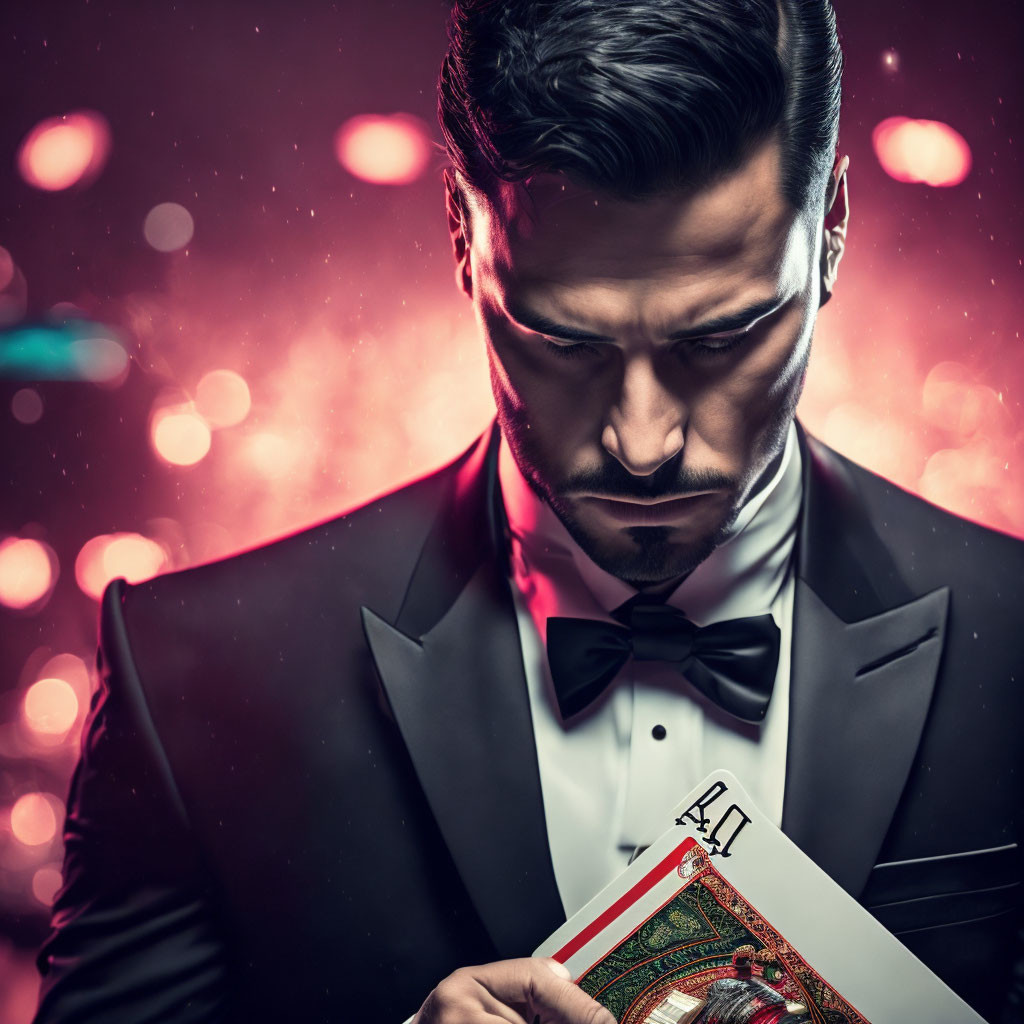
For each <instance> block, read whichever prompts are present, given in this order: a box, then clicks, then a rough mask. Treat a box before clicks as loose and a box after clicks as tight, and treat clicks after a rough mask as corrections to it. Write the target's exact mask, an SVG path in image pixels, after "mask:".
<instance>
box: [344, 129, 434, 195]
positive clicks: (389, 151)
mask: <svg viewBox="0 0 1024 1024" xmlns="http://www.w3.org/2000/svg"><path fill="white" fill-rule="evenodd" d="M334 152H335V155H336V156H337V158H338V163H340V164H341V166H342V167H344V168H345V170H347V171H348V172H349V173H350V174H354V175H355V176H356V177H357V178H362V179H363V181H370V182H373V183H374V184H376V185H408V184H409V183H410V182H413V181H415V180H416V179H417V178H418V177H419V176H420V175H421V174H422V173H423V172H424V171H425V170H426V169H427V164H428V163H429V161H430V141H429V135H428V133H427V129H426V126H425V125H424V124H423V122H422V121H420V120H419V118H416V117H413V116H411V115H410V114H392V115H391V116H390V117H384V116H379V115H374V114H360V115H358V116H356V117H350V118H349V119H348V120H347V121H346V122H345V123H344V124H343V125H342V126H341V127H340V128H339V129H338V131H337V133H336V135H335V137H334Z"/></svg>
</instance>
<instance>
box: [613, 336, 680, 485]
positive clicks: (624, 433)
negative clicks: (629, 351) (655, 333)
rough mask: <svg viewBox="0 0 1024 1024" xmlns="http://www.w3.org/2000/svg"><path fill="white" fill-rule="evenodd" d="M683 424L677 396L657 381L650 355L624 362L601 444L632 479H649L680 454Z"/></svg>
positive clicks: (637, 355)
mask: <svg viewBox="0 0 1024 1024" xmlns="http://www.w3.org/2000/svg"><path fill="white" fill-rule="evenodd" d="M685 423H686V413H685V410H684V408H683V404H682V402H681V401H680V399H679V396H678V395H675V394H673V393H672V392H671V391H669V390H667V389H666V388H665V387H664V385H663V384H662V382H661V381H660V380H659V379H658V376H657V374H656V373H655V370H654V365H653V362H652V360H651V357H650V355H649V354H647V353H637V354H635V355H633V356H631V357H630V358H629V359H627V360H626V363H625V366H624V368H623V374H622V385H621V390H620V393H619V397H618V401H617V402H616V403H615V405H613V406H612V408H611V409H610V410H609V412H608V416H607V418H606V421H605V425H604V428H603V430H602V432H601V444H602V445H604V447H605V449H606V450H607V451H608V452H609V453H610V454H611V455H614V456H615V458H616V459H618V460H619V462H621V463H622V465H623V466H624V467H625V468H626V469H627V470H629V472H630V473H632V474H633V475H634V476H648V475H649V474H651V473H653V472H654V471H655V470H656V469H657V468H658V467H659V466H661V465H663V464H664V463H666V462H668V460H669V459H671V458H673V457H674V456H675V455H677V454H678V453H679V452H680V451H681V449H682V447H683V433H684V431H683V428H684V425H685Z"/></svg>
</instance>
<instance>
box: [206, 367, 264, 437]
mask: <svg viewBox="0 0 1024 1024" xmlns="http://www.w3.org/2000/svg"><path fill="white" fill-rule="evenodd" d="M251 405H252V399H251V397H250V395H249V385H248V384H246V383H245V378H243V377H242V376H241V375H240V374H237V373H235V372H234V370H211V371H210V372H209V373H207V374H204V375H203V378H202V379H201V380H200V381H199V384H198V385H197V386H196V410H197V411H198V412H199V414H200V415H201V416H202V417H203V419H204V420H206V422H207V423H209V424H210V426H211V427H233V426H235V424H237V423H241V422H242V420H244V419H245V417H246V416H248V415H249V408H250V407H251Z"/></svg>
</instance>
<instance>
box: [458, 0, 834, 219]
mask: <svg viewBox="0 0 1024 1024" xmlns="http://www.w3.org/2000/svg"><path fill="white" fill-rule="evenodd" d="M780 15H781V17H780ZM842 66H843V58H842V51H841V50H840V47H839V39H838V36H837V33H836V24H835V15H834V13H833V10H832V5H831V3H830V2H829V0H454V5H453V7H452V12H451V18H450V21H449V46H448V51H447V54H446V55H445V59H444V62H443V64H442V65H441V72H440V75H439V78H438V117H439V120H440V122H441V130H442V132H443V133H444V138H445V142H446V145H447V149H448V155H449V158H450V160H451V162H452V165H453V167H454V168H455V169H456V170H457V171H458V172H460V174H461V176H462V178H463V179H464V181H465V182H466V184H467V185H468V186H469V187H470V189H474V190H477V191H478V192H479V193H481V194H482V195H484V196H488V195H492V194H493V193H492V187H493V185H494V184H495V182H496V180H498V179H501V180H505V181H527V180H528V179H529V178H530V177H531V176H532V175H534V174H537V173H541V172H545V171H561V172H563V173H565V174H566V175H567V176H568V177H569V178H571V179H572V180H574V181H576V182H578V183H580V184H582V185H584V186H587V187H591V188H596V189H599V190H603V191H606V192H608V193H611V194H612V195H615V196H617V197H619V198H624V199H643V198H647V197H651V196H653V195H656V194H657V193H659V192H662V191H665V190H668V189H671V188H701V187H706V186H708V185H710V184H712V183H713V182H714V181H715V180H717V179H718V178H719V177H720V176H722V175H724V174H726V173H728V172H729V171H732V170H735V169H736V168H738V167H739V166H740V165H741V164H742V163H743V162H744V161H745V159H746V158H747V156H748V155H749V153H750V152H751V150H752V149H753V148H754V147H755V146H757V145H758V144H759V143H761V142H763V141H766V140H767V139H768V138H769V137H770V136H772V135H773V134H776V133H777V134H778V137H779V139H780V142H781V145H782V154H783V162H782V189H783V193H784V195H785V196H786V198H787V199H789V201H790V202H791V203H792V204H793V206H794V207H795V208H798V209H813V210H814V212H816V213H818V214H821V213H824V212H825V209H824V206H825V199H826V194H827V191H828V188H827V186H828V184H829V178H830V172H831V169H832V164H833V160H834V158H835V155H836V145H837V141H838V134H839V102H840V78H841V74H842Z"/></svg>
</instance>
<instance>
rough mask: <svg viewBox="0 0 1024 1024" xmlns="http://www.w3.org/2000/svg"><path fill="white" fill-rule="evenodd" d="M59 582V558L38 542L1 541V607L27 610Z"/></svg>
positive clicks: (23, 540) (21, 539) (15, 538)
mask: <svg viewBox="0 0 1024 1024" xmlns="http://www.w3.org/2000/svg"><path fill="white" fill-rule="evenodd" d="M56 581H57V556H56V554H55V553H54V552H53V551H52V549H51V548H50V547H49V546H48V545H46V544H43V543H42V542H41V541H38V540H30V539H29V538H17V537H8V538H7V539H6V540H4V541H2V542H0V604H5V605H6V606H7V607H8V608H27V607H28V606H29V605H32V604H35V603H36V602H37V601H39V600H41V599H42V598H43V597H45V596H46V595H47V593H49V591H50V589H51V588H52V587H53V584H54V583H55V582H56Z"/></svg>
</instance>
